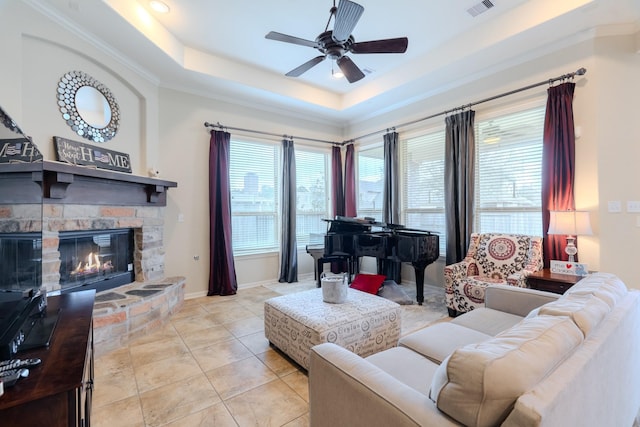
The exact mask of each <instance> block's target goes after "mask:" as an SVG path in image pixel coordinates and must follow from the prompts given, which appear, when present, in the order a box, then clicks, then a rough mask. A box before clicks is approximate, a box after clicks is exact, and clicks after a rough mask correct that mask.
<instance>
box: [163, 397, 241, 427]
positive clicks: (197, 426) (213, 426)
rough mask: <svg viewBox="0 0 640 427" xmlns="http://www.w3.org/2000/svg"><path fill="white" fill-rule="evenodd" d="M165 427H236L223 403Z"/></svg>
mask: <svg viewBox="0 0 640 427" xmlns="http://www.w3.org/2000/svg"><path fill="white" fill-rule="evenodd" d="M165 427H238V424H236V422H235V421H234V420H233V417H232V416H231V414H230V413H229V410H228V409H227V407H226V406H225V405H224V403H216V404H215V405H213V406H211V407H209V408H207V409H205V410H202V411H200V412H196V413H195V414H191V415H189V416H186V417H184V418H181V419H179V420H176V421H173V422H171V423H169V424H166V425H165Z"/></svg>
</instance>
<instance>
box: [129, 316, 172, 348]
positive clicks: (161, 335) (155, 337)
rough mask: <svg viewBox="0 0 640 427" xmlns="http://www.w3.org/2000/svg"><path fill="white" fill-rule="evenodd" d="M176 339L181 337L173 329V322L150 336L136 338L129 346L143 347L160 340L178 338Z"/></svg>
mask: <svg viewBox="0 0 640 427" xmlns="http://www.w3.org/2000/svg"><path fill="white" fill-rule="evenodd" d="M176 337H179V335H178V332H177V331H176V329H175V328H174V327H173V325H172V324H171V322H169V323H166V324H164V325H162V326H161V327H160V328H159V329H156V330H155V331H153V332H152V333H150V334H148V335H145V336H142V337H138V338H136V339H135V340H133V341H132V342H131V343H130V344H129V345H130V346H135V345H142V344H146V343H150V342H154V341H160V340H165V339H169V338H176Z"/></svg>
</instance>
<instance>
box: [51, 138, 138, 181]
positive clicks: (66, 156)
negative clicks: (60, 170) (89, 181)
mask: <svg viewBox="0 0 640 427" xmlns="http://www.w3.org/2000/svg"><path fill="white" fill-rule="evenodd" d="M53 144H54V146H55V149H56V154H57V157H58V161H61V162H66V163H71V164H73V165H80V166H93V167H96V168H99V169H108V170H112V171H118V172H127V173H131V160H130V159H129V155H128V154H126V153H120V152H118V151H113V150H106V149H104V148H102V147H96V146H93V145H89V144H83V143H82V142H77V141H72V140H70V139H66V138H61V137H59V136H54V137H53Z"/></svg>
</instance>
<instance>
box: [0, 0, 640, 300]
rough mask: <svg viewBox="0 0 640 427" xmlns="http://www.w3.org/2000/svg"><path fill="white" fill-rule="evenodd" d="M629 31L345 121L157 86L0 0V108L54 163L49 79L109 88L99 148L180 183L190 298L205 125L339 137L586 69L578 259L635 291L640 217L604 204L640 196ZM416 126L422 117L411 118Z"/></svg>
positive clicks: (169, 231)
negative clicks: (111, 103) (117, 112)
mask: <svg viewBox="0 0 640 427" xmlns="http://www.w3.org/2000/svg"><path fill="white" fill-rule="evenodd" d="M637 38H638V35H627V36H624V35H623V36H609V37H605V36H602V37H599V36H596V35H593V36H592V37H591V38H589V40H587V41H584V42H581V43H578V44H576V45H574V46H572V47H570V48H560V49H559V50H558V51H556V52H555V53H552V54H546V55H541V56H539V57H538V58H536V59H535V60H531V61H530V62H528V63H525V64H520V65H513V66H511V67H509V68H508V69H507V70H506V71H502V72H491V70H487V73H486V75H485V76H482V77H479V78H476V79H471V81H469V82H467V83H465V84H461V85H460V86H459V87H457V88H454V89H451V90H446V91H443V92H442V93H440V94H436V95H434V96H432V97H431V98H430V99H428V100H424V101H420V102H417V103H416V104H414V105H411V106H409V107H406V108H403V109H399V110H397V111H393V112H389V113H387V114H385V115H384V116H382V117H378V118H375V119H370V120H367V121H364V122H362V123H354V124H352V125H351V126H350V127H349V128H347V129H342V128H340V127H339V126H337V125H335V126H332V125H327V124H321V123H316V122H314V121H312V120H303V119H301V118H300V117H287V116H285V115H283V114H279V113H277V112H265V111H261V110H257V109H254V108H251V107H248V106H245V105H242V104H244V103H240V104H237V105H236V104H232V103H229V102H221V101H216V100H215V99H214V98H215V94H200V95H194V94H188V93H183V92H179V91H176V90H170V89H160V88H158V86H157V84H156V83H155V82H153V81H149V79H148V78H146V77H143V76H142V75H141V74H139V73H138V72H136V70H135V69H134V68H133V67H131V66H130V65H128V64H126V63H123V62H120V60H119V59H118V58H117V57H116V56H113V55H110V54H109V53H108V52H106V51H103V50H100V49H98V48H97V47H95V46H93V45H91V44H89V43H88V42H86V41H83V40H82V39H81V38H79V37H78V36H77V35H75V34H73V33H71V32H69V31H67V30H66V29H64V28H62V27H60V26H59V25H57V24H54V23H52V22H51V21H50V20H49V19H47V18H44V17H42V16H41V15H40V14H39V13H37V12H35V11H33V10H31V9H30V8H29V7H28V6H26V5H24V4H23V3H19V2H0V39H1V40H2V47H3V66H2V67H0V105H2V106H3V107H4V108H5V109H6V110H7V111H8V112H9V113H10V114H11V115H12V116H13V117H14V119H15V120H16V121H17V122H18V123H19V124H20V125H21V126H22V127H23V128H24V129H25V131H26V132H28V133H30V135H32V136H33V137H34V141H35V142H36V144H38V146H39V147H40V148H41V150H42V151H43V152H44V153H45V158H46V159H48V160H53V159H54V153H53V145H52V142H51V138H52V137H53V136H62V137H66V138H69V139H76V140H79V139H80V138H78V137H77V135H75V134H73V133H72V132H71V129H70V128H68V127H67V126H66V124H65V123H64V121H63V120H62V118H61V117H60V113H59V112H58V111H57V106H56V99H55V87H56V85H57V81H58V79H59V78H60V76H61V75H62V74H63V73H64V72H66V71H69V70H74V69H78V70H81V71H84V72H86V73H88V74H90V75H92V76H93V77H94V78H96V79H98V80H100V81H101V82H102V83H104V84H105V85H107V86H108V87H109V88H110V89H111V91H112V92H113V93H114V95H115V97H116V99H117V100H118V102H119V104H120V108H121V110H122V121H121V128H120V131H119V133H118V135H117V136H116V138H114V140H113V141H111V142H109V143H107V144H105V145H104V147H106V148H109V149H114V150H117V151H123V152H126V153H130V155H131V157H132V163H133V169H134V173H135V174H138V175H146V170H147V168H148V167H150V166H157V167H158V169H159V170H160V173H161V177H162V178H165V179H168V180H173V181H177V182H178V188H176V189H171V190H169V193H168V205H167V208H166V211H165V212H166V218H165V224H166V229H165V240H166V248H167V253H166V263H165V264H166V272H167V274H168V275H181V276H186V277H187V294H191V295H195V294H204V293H205V292H206V288H207V282H208V267H207V265H208V261H207V258H208V256H209V254H208V249H207V245H208V243H207V242H208V237H207V236H208V201H207V187H208V183H207V175H208V172H207V168H208V166H207V155H208V139H209V135H208V132H207V130H206V129H205V128H204V126H203V123H204V122H205V121H210V122H217V121H219V122H221V123H223V124H226V125H227V126H234V127H242V128H249V129H259V130H264V131H268V132H274V133H277V134H282V133H287V134H294V135H301V136H309V137H317V138H321V139H331V140H333V139H337V140H343V139H344V137H345V136H346V137H355V136H358V135H362V134H366V133H369V132H371V131H378V130H381V129H384V128H386V127H389V126H394V125H397V124H400V123H405V122H408V121H410V120H413V119H416V118H420V117H425V116H427V115H430V114H433V113H437V112H439V111H442V110H445V109H450V108H452V107H457V106H459V105H462V104H465V103H469V102H472V101H476V100H478V99H482V98H485V97H488V96H491V95H495V94H497V93H501V92H504V91H508V90H511V89H514V88H517V87H520V86H523V85H528V84H530V83H533V82H538V81H544V80H546V79H548V78H550V77H554V76H556V75H560V74H564V73H566V72H569V71H575V70H576V69H577V68H579V67H582V66H584V67H585V68H587V70H588V72H587V75H586V76H585V77H584V78H581V79H579V80H578V81H577V83H578V87H577V88H576V96H575V100H574V108H575V119H576V125H577V126H579V127H580V133H581V136H580V138H579V139H578V141H577V171H576V204H577V207H578V208H581V209H589V210H590V211H591V213H592V220H593V229H594V233H595V234H594V236H591V237H582V238H580V239H579V246H580V252H579V254H580V256H581V258H580V259H581V261H583V262H587V263H588V264H589V266H590V268H592V269H596V270H601V271H611V272H614V273H616V274H618V275H619V276H620V277H621V278H622V279H623V280H625V282H626V283H627V284H628V285H629V286H630V287H636V288H640V282H639V281H638V279H637V274H636V273H635V265H634V263H635V261H636V258H637V255H638V252H639V251H638V249H637V247H638V246H637V244H636V242H637V241H638V240H639V238H640V227H638V226H637V222H638V221H639V219H638V216H640V215H639V214H631V213H627V212H625V211H623V212H622V213H618V214H612V213H608V212H607V202H608V201H610V200H620V201H621V202H622V203H623V206H624V205H626V201H627V200H640V190H638V182H640V168H638V166H637V165H636V159H638V158H640V152H639V151H640V146H639V144H638V142H639V140H640V130H639V128H638V126H637V124H636V121H637V120H635V119H636V115H637V100H638V99H640V85H639V84H638V83H637V80H636V79H637V76H638V75H640V55H639V54H638V53H636V52H637V50H638V47H637V46H636V39H637ZM532 57H533V54H532ZM7 64H10V65H8V66H7ZM545 96H546V87H545V86H542V87H540V88H538V89H534V90H531V91H527V92H523V93H521V94H519V95H514V96H512V97H509V98H504V99H501V100H498V101H495V102H492V103H491V104H486V105H479V106H477V107H475V109H476V110H477V111H478V112H481V111H482V109H486V108H499V107H500V106H501V105H504V104H508V103H513V102H520V101H522V102H524V101H527V100H532V99H540V98H544V97H545ZM434 120H443V117H440V118H437V119H434ZM634 120H635V121H634ZM424 125H428V123H424V124H420V125H416V126H424ZM416 126H414V127H413V129H412V130H415V129H416ZM399 131H400V132H401V133H402V131H403V130H402V129H400V130H399ZM83 142H86V141H83ZM181 159H184V160H181ZM179 214H182V215H184V222H178V215H179ZM194 257H199V260H197V261H196V260H195V259H194ZM299 260H300V262H301V266H300V273H301V275H302V274H309V273H311V272H312V271H313V267H312V262H311V257H310V256H309V255H307V254H306V253H304V252H302V253H300V254H299ZM236 267H237V275H238V281H239V283H240V285H241V286H247V285H249V284H254V283H262V282H265V281H272V280H274V279H277V277H278V267H279V260H278V255H277V254H266V255H263V256H253V257H239V258H237V259H236ZM403 277H404V278H406V279H407V280H413V274H412V271H411V269H410V268H406V267H405V268H404V269H403ZM427 281H428V282H430V283H441V281H442V263H437V264H434V265H433V266H430V267H428V268H427Z"/></svg>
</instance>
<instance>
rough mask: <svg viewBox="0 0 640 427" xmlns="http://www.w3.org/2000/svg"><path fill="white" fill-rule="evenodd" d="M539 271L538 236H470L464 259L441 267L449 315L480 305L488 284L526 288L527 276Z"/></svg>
mask: <svg viewBox="0 0 640 427" xmlns="http://www.w3.org/2000/svg"><path fill="white" fill-rule="evenodd" d="M541 269H542V237H534V236H527V235H524V234H497V233H484V234H480V233H473V234H471V243H470V244H469V250H468V252H467V255H466V256H465V258H464V259H463V260H462V261H460V262H458V263H455V264H450V265H447V266H445V267H444V282H445V300H446V303H447V309H448V310H449V315H450V316H453V317H455V316H457V315H458V314H460V313H465V312H467V311H471V310H473V309H474V308H477V307H482V306H483V305H484V290H485V288H486V287H487V286H489V285H491V284H496V283H498V284H502V285H512V286H519V287H521V288H526V287H527V281H526V280H527V276H528V275H529V274H531V273H533V272H536V271H539V270H541Z"/></svg>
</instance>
